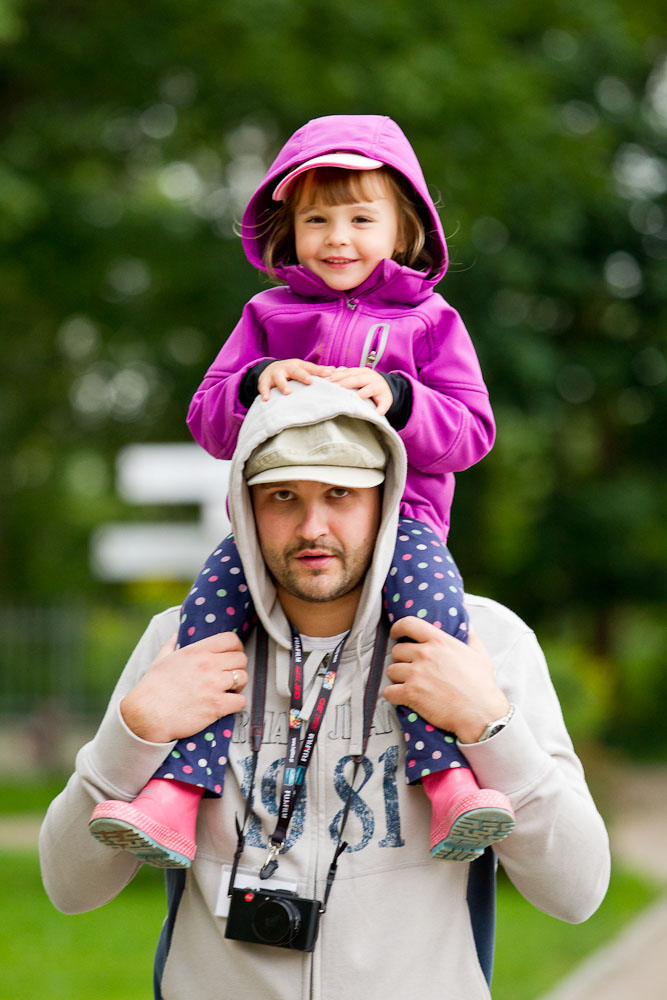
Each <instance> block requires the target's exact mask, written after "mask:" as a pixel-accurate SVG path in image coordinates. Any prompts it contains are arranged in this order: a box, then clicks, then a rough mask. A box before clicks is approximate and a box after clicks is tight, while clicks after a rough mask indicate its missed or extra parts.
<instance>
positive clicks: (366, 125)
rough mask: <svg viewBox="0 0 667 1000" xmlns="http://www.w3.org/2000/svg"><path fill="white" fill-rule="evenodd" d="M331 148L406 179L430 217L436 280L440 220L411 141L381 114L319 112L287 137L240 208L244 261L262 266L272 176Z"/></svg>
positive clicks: (441, 247) (442, 254) (443, 255)
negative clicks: (377, 162) (383, 166)
mask: <svg viewBox="0 0 667 1000" xmlns="http://www.w3.org/2000/svg"><path fill="white" fill-rule="evenodd" d="M333 152H347V153H361V154H362V155H363V156H368V157H370V158H371V159H375V160H381V161H382V162H383V163H386V164H387V166H389V167H393V168H394V169H395V170H397V171H398V172H399V173H400V174H402V175H403V176H404V177H405V178H406V180H408V181H409V183H410V184H411V185H412V187H413V189H414V191H415V192H416V195H417V198H418V199H419V200H420V201H421V202H422V204H423V206H424V207H425V208H426V211H427V214H428V217H429V218H430V220H431V226H430V231H429V232H427V234H426V242H427V244H428V247H429V249H430V251H431V253H432V254H433V259H434V260H436V261H438V264H437V266H436V267H435V268H434V272H433V273H432V274H431V275H430V276H429V277H430V280H431V282H432V283H433V284H435V283H436V282H437V281H439V280H440V278H441V277H442V276H443V275H444V273H445V271H446V270H447V263H448V258H447V244H446V241H445V234H444V231H443V228H442V222H441V221H440V216H439V215H438V212H437V210H436V207H435V205H434V203H433V199H432V198H431V195H430V194H429V191H428V187H427V185H426V181H425V179H424V174H423V172H422V168H421V166H420V164H419V160H418V159H417V156H416V154H415V152H414V150H413V148H412V146H411V145H410V143H409V142H408V140H407V138H406V136H405V135H404V133H403V132H402V131H401V129H400V128H399V127H398V125H397V124H396V122H394V121H392V119H391V118H388V117H386V116H385V115H328V116H327V117H325V118H314V119H313V120H312V121H309V122H307V123H306V124H305V125H303V126H302V127H301V128H300V129H298V130H297V131H296V132H295V133H294V135H293V136H292V137H291V138H290V139H288V141H287V142H286V143H285V145H284V146H283V148H282V149H281V150H280V152H279V153H278V155H277V156H276V158H275V160H274V161H273V163H272V164H271V166H270V167H269V169H268V171H267V173H266V176H265V177H264V180H263V181H262V183H261V184H260V186H259V188H258V189H257V191H256V192H255V194H254V195H253V196H252V198H251V199H250V202H249V203H248V207H247V208H246V210H245V212H244V214H243V220H242V226H241V231H242V238H243V248H244V250H245V253H246V256H247V257H248V260H249V261H250V263H251V264H252V265H253V266H254V267H257V268H259V270H262V271H263V270H265V268H264V265H263V263H262V254H263V250H264V240H263V236H262V230H263V226H262V220H263V219H265V218H266V213H267V212H268V211H270V210H271V209H272V208H274V207H275V205H276V202H274V201H273V199H272V194H273V190H274V188H275V187H276V185H277V183H278V181H279V180H280V179H281V178H282V177H284V176H285V175H286V174H287V173H289V171H290V170H293V169H294V167H297V166H299V164H301V163H304V162H305V161H306V160H310V159H312V157H314V156H321V155H323V154H324V153H333Z"/></svg>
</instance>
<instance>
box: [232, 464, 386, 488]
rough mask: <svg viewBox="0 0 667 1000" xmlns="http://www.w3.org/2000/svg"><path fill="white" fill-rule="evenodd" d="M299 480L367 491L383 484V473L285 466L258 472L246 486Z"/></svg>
mask: <svg viewBox="0 0 667 1000" xmlns="http://www.w3.org/2000/svg"><path fill="white" fill-rule="evenodd" d="M299 480H304V481H305V482H308V483H327V484H328V485H330V486H342V487H343V488H344V489H368V488H370V487H372V486H379V485H380V483H381V482H383V480H384V472H383V471H382V469H354V468H344V467H342V466H340V465H285V466H282V467H281V468H278V469H266V470H265V471H264V472H258V473H257V475H256V476H252V478H251V479H248V480H247V483H248V486H257V485H259V484H260V483H287V482H290V483H293V482H298V481H299Z"/></svg>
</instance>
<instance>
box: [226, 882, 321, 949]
mask: <svg viewBox="0 0 667 1000" xmlns="http://www.w3.org/2000/svg"><path fill="white" fill-rule="evenodd" d="M320 908H321V903H320V902H319V901H318V900H317V899H302V898H301V897H300V896H297V895H296V893H295V892H288V891H287V890H285V889H232V897H231V901H230V904H229V916H228V917H227V930H226V932H225V937H228V938H234V940H236V941H252V942H254V943H255V944H272V945H275V946H276V947H278V948H292V949H293V950H294V951H312V950H313V948H314V947H315V942H316V941H317V932H318V930H319V924H320Z"/></svg>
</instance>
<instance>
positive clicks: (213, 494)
mask: <svg viewBox="0 0 667 1000" xmlns="http://www.w3.org/2000/svg"><path fill="white" fill-rule="evenodd" d="M229 464H230V463H229V462H224V461H222V460H220V459H216V458H212V457H211V456H210V455H209V454H208V453H207V452H205V451H204V450H203V449H202V448H199V447H198V446H197V445H194V444H137V445H130V446H129V447H127V448H124V449H123V450H122V451H121V452H120V454H119V456H118V460H117V463H116V486H117V489H118V493H119V495H120V496H121V497H122V498H123V499H124V500H126V501H127V502H128V503H132V504H196V505H197V506H198V507H199V511H200V516H199V521H195V522H193V523H178V522H170V523H159V524H150V523H145V522H142V523H138V524H132V523H122V524H120V523H119V524H114V523H112V524H105V525H103V526H102V527H100V528H98V529H97V531H96V532H95V533H94V535H93V538H92V540H91V566H92V570H93V573H94V574H95V576H97V577H98V578H99V579H102V580H108V581H130V580H161V579H177V580H178V579H184V580H190V579H192V577H194V576H196V575H197V573H198V572H199V570H200V569H201V566H202V564H203V562H204V560H205V558H206V556H207V555H208V554H209V552H210V551H211V549H212V548H213V547H214V546H215V545H217V543H218V542H219V541H220V539H221V538H224V537H225V535H227V534H228V533H229V530H230V524H229V518H228V516H227V509H226V500H227V484H228V482H229Z"/></svg>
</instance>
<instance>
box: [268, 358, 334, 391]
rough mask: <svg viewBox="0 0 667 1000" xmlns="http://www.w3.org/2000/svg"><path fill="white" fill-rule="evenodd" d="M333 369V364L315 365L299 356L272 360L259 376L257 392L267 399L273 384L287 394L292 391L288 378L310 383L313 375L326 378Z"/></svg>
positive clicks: (305, 383) (306, 383)
mask: <svg viewBox="0 0 667 1000" xmlns="http://www.w3.org/2000/svg"><path fill="white" fill-rule="evenodd" d="M333 370H334V368H333V365H316V364H314V363H313V362H312V361H302V360H301V359H300V358H289V359H288V360H287V361H272V362H271V364H270V365H267V366H266V368H265V369H264V371H263V372H262V374H261V375H260V376H259V379H258V381H257V392H258V393H259V395H260V396H261V397H262V399H263V400H267V399H268V398H269V393H270V392H271V389H273V387H274V386H275V387H276V389H280V391H281V392H282V394H283V396H288V395H289V394H290V392H291V391H292V390H291V389H290V387H289V384H288V383H289V382H290V380H291V381H294V382H303V384H304V385H310V383H311V382H312V381H313V375H321V376H322V378H326V377H327V375H330V374H331V372H333Z"/></svg>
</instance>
